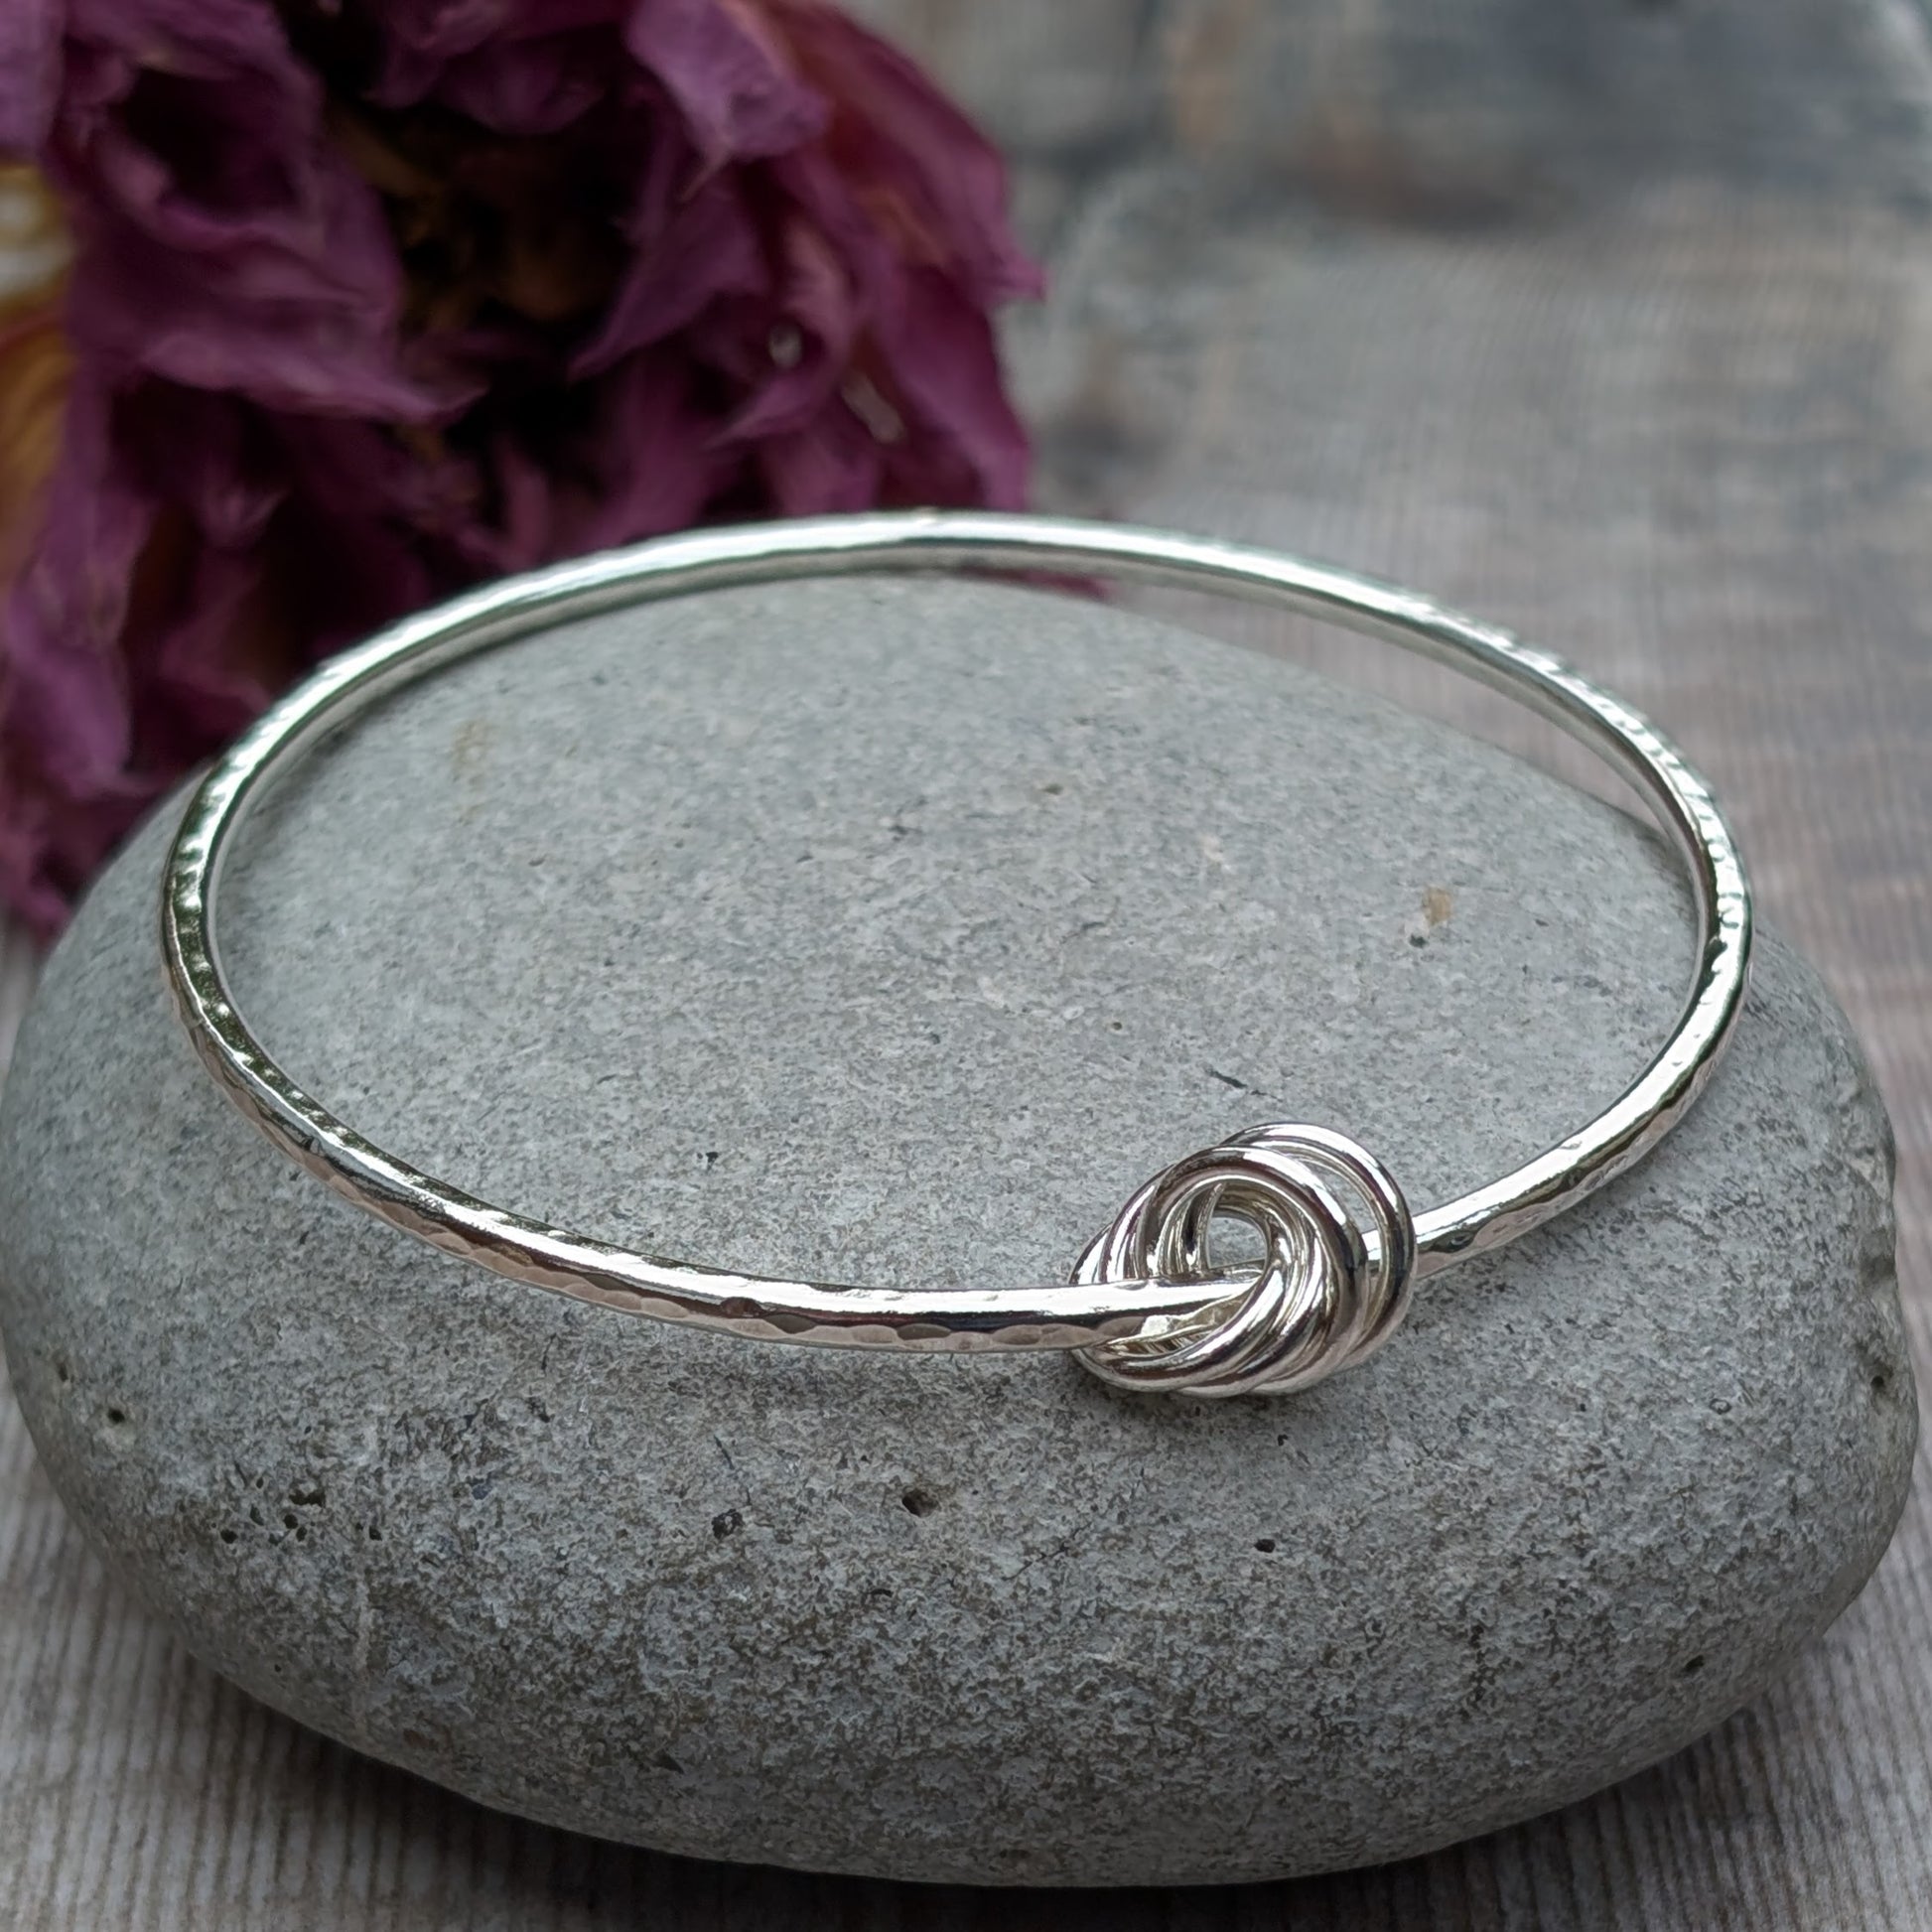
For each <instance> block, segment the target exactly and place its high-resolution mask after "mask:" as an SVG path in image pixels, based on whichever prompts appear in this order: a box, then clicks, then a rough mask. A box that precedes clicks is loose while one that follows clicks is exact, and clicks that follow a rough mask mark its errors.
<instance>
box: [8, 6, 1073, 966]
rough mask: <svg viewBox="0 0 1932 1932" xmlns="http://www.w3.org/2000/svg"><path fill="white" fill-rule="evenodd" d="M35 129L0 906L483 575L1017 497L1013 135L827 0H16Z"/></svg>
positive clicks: (1021, 286) (14, 122) (1020, 463)
mask: <svg viewBox="0 0 1932 1932" xmlns="http://www.w3.org/2000/svg"><path fill="white" fill-rule="evenodd" d="M0 150H3V151H7V152H11V153H13V154H15V155H19V156H22V157H26V158H29V159H31V160H32V161H33V162H34V163H35V164H36V165H37V166H38V168H39V169H40V171H41V173H42V174H43V175H44V177H45V178H46V180H47V181H48V182H49V183H51V184H52V186H53V188H54V190H55V191H56V192H57V194H58V195H59V197H60V199H61V201H62V204H63V206H64V207H65V209H66V211H67V215H68V219H69V225H70V228H71V233H72V239H73V261H72V268H71V274H70V278H69V286H68V289H67V294H66V304H65V311H64V326H65V336H66V344H65V348H64V350H63V351H62V352H63V354H64V355H65V356H68V357H70V359H71V368H70V373H69V372H67V371H66V370H65V368H64V369H63V379H64V380H65V383H66V389H65V406H64V409H63V411H62V415H61V431H62V433H61V437H60V448H59V454H58V458H57V459H56V460H55V461H54V463H53V467H52V470H51V473H49V474H47V475H46V477H45V482H44V484H43V483H41V482H40V479H39V478H38V477H37V478H36V479H35V483H36V487H35V488H34V490H33V491H32V492H31V494H32V503H31V513H30V511H29V510H26V509H19V508H16V514H15V516H14V518H13V527H12V528H11V530H9V529H8V528H7V527H5V525H4V519H5V517H6V513H7V509H8V506H9V503H10V501H11V500H12V499H11V498H10V496H9V493H8V488H7V485H6V483H5V481H4V478H0V586H4V594H5V602H4V606H0V896H3V897H5V898H6V900H7V901H8V902H10V903H11V904H12V905H13V906H14V907H15V908H16V909H17V910H19V911H20V912H22V913H23V914H25V915H26V916H27V917H28V918H29V919H30V920H32V921H33V922H34V923H35V924H36V925H37V926H38V927H39V928H40V929H42V930H44V931H52V930H53V929H55V928H56V927H57V926H58V924H59V923H60V921H61V920H62V919H63V917H64V916H65V913H66V910H67V907H68V905H69V902H70V901H71V898H72V897H73V896H74V894H75V893H76V892H77V891H78V890H79V888H80V887H81V886H82V885H83V884H84V883H85V881H86V879H87V877H88V875H89V874H90V873H91V871H92V870H93V868H94V867H95V865H96V864H97V863H98V862H99V860H100V858H101V857H102V855H103V854H104V853H105V851H106V850H107V849H108V848H109V846H110V845H111V844H112V843H113V841H114V840H115V839H117V838H118V837H119V836H120V835H121V833H122V832H123V831H125V829H126V828H127V827H128V825H129V824H131V823H132V822H133V820H134V819H135V818H136V817H138V816H139V814H140V813H141V812H142V810H143V809H144V808H145V807H146V806H147V805H148V804H149V803H150V802H151V801H152V800H153V799H154V798H155V797H156V796H157V795H158V794H159V793H160V792H161V791H162V790H164V789H165V788H166V787H167V786H168V785H169V784H170V783H171V782H173V781H174V780H175V779H176V778H177V777H178V776H179V775H180V774H181V773H182V772H183V771H184V770H186V769H188V768H189V767H190V766H191V765H192V764H193V763H194V762H195V761H196V760H197V759H201V758H203V757H205V756H206V755H207V753H208V752H210V751H211V750H212V749H214V748H215V747H216V746H217V745H218V744H219V743H220V742H221V741H222V740H223V739H225V738H227V737H228V736H230V735H231V734H232V733H233V732H234V731H235V730H236V729H237V728H238V727H239V726H240V725H241V724H242V723H243V722H244V721H245V720H246V719H247V718H249V717H250V716H252V715H253V714H254V713H255V712H256V711H257V710H259V709H260V707H261V706H262V705H263V704H264V703H265V702H266V701H267V699H268V698H269V697H270V696H271V695H272V694H273V692H274V691H275V690H276V689H277V688H278V687H279V686H281V685H282V684H283V683H284V682H285V681H286V680H287V679H288V678H290V677H291V676H293V675H294V674H295V673H296V672H297V671H299V670H300V669H301V667H302V666H304V665H305V664H307V663H309V662H311V661H312V660H313V659H315V658H316V657H318V656H319V655H321V654H323V653H325V652H327V651H328V650H330V649H332V648H335V647H337V646H339V645H340V644H342V643H343V642H345V641H346V640H347V639H349V638H351V637H353V636H354V635H356V634H358V633H359V632H362V631H365V630H367V629H369V628H371V627H373V626H374V625H376V624H378V623H380V622H382V621H385V620H386V619H389V618H391V617H394V616H396V615H398V614H399V613H401V612H403V611H406V610H408V609H410V608H413V607H415V606H418V605H421V604H423V603H426V602H428V601H430V600H433V599H434V598H436V597H439V596H441V595H444V594H446V593H448V592H450V591H452V590H455V589H457V588H459V587H461V586H462V585H464V584H466V583H469V582H473V581H475V580H477V579H478V578H480V577H483V576H488V575H493V574H496V573H499V572H502V571H507V570H515V569H521V568H525V567H527V566H529V565H532V564H536V563H540V562H542V561H545V560H546V559H550V558H554V557H558V556H563V555H567V554H570V553H572V552H576V551H581V550H585V549H591V548H596V547H600V546H603V545H607V544H612V543H619V542H624V541H628V540H632V539H635V538H638V537H642V536H646V535H650V534H652V533H655V532H658V531H662V530H667V529H671V528H675V527H678V526H680V525H683V524H688V523H691V522H693V521H697V520H701V519H707V518H715V517H726V516H756V515H762V514H771V513H776V514H796V513H802V512H809V511H815V510H827V509H848V508H860V507H864V506H866V505H869V504H874V503H917V502H955V503H957V502H984V503H992V504H1000V505H1012V504H1017V503H1018V502H1019V501H1020V500H1021V498H1022V495H1023V492H1024V489H1025V484H1026V475H1027V462H1028V453H1027V444H1026V438H1025V435H1024V433H1023V431H1022V430H1021V427H1020V425H1019V423H1018V421H1017V420H1016V418H1015V416H1014V413H1013V410H1012V408H1011V406H1010V404H1009V403H1008V401H1007V398H1006V395H1005V393H1004V390H1003V388H1002V385H1001V380H1000V371H999V364H998V358H997V354H996V349H995V344H994V339H993V333H992V329H991V325H990V321H989V314H990V311H991V310H993V309H994V308H995V307H997V306H998V305H999V304H1001V303H1003V302H1005V301H1007V300H1009V299H1011V298H1014V297H1017V296H1023V295H1031V294H1035V293H1037V290H1038V277H1037V273H1036V271H1035V268H1034V266H1033V265H1032V264H1031V263H1030V262H1029V261H1028V260H1027V258H1026V257H1025V256H1024V255H1023V254H1022V253H1021V252H1020V251H1019V249H1018V247H1017V245H1016V244H1015V242H1014V240H1013V237H1012V234H1011V232H1010V230H1009V227H1008V224H1007V216H1006V187H1005V180H1004V175H1003V171H1002V169H1001V167H1000V164H999V162H998V160H997V158H996V157H995V155H994V154H993V153H992V152H991V150H990V149H989V148H988V147H987V146H986V144H985V142H984V141H983V140H982V139H981V138H980V136H979V135H978V134H977V133H976V132H975V131H974V129H973V128H972V127H971V126H970V125H969V123H968V122H967V121H966V120H965V119H964V118H963V117H962V116H961V115H960V114H959V113H958V111H957V110H956V109H955V108H953V107H952V106H951V105H950V104H949V103H948V102H947V101H946V100H945V99H944V98H943V97H942V96H941V95H940V94H939V93H938V92H937V91H936V90H935V89H934V88H933V87H932V85H931V83H930V82H929V81H927V80H926V79H925V78H924V77H923V76H922V75H921V74H920V73H919V71H918V70H917V69H915V68H913V67H912V66H911V65H910V64H909V63H908V62H907V61H905V60H904V59H903V58H902V57H901V56H900V55H898V54H897V53H896V52H895V51H894V50H893V49H891V48H890V47H888V46H887V45H885V44H884V43H883V42H881V41H880V40H878V39H877V38H876V37H874V36H873V35H872V34H870V33H868V32H867V31H865V30H864V29H862V28H860V27H858V26H857V25H855V24H854V23H853V22H852V21H850V20H849V19H847V18H846V17H845V16H844V15H842V14H841V13H839V12H838V11H837V10H836V9H835V8H834V7H833V6H831V5H829V4H827V3H826V0H283V4H280V5H273V4H270V0H4V4H0ZM41 322H44V318H42V319H40V320H39V321H33V320H32V319H30V325H31V326H40V325H41ZM7 326H8V325H7V318H5V317H4V316H0V421H4V404H5V397H6V395H7V393H8V387H9V385H8V379H7V376H6V367H5V364H6V357H7V355H8V353H9V345H10V343H11V342H12V340H13V338H12V337H11V336H10V335H9V334H8V333H7ZM22 326H29V325H22ZM16 333H18V328H17V329H16ZM23 340H24V339H23ZM45 387H46V384H45V383H44V382H43V384H42V388H43V389H44V388H45ZM12 460H13V459H12V456H11V453H10V452H8V451H0V469H4V467H5V466H6V465H7V464H8V463H10V462H11V461H12ZM43 469H45V466H44V465H43ZM22 493H23V492H20V491H16V492H15V495H20V494H22Z"/></svg>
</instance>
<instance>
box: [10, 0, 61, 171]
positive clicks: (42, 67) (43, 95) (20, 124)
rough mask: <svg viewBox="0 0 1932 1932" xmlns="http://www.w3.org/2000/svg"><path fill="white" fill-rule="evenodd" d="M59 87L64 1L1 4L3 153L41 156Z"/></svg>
mask: <svg viewBox="0 0 1932 1932" xmlns="http://www.w3.org/2000/svg"><path fill="white" fill-rule="evenodd" d="M60 85H61V7H60V0H4V4H0V153H6V154H14V155H31V154H37V153H38V152H39V151H40V150H41V148H42V147H43V146H44V145H45V144H46V141H47V136H48V130H49V129H50V128H52V127H53V125H54V110H55V105H56V101H57V99H58V96H59V91H60Z"/></svg>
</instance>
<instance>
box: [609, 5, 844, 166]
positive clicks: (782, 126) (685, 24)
mask: <svg viewBox="0 0 1932 1932" xmlns="http://www.w3.org/2000/svg"><path fill="white" fill-rule="evenodd" d="M623 38H624V45H625V46H626V47H627V48H629V50H630V52H631V54H632V55H633V56H634V57H635V58H636V60H637V61H638V62H639V64H640V65H642V66H643V67H646V68H648V69H650V70H651V72H652V73H654V74H655V75H656V76H657V77H658V79H660V80H661V81H662V82H663V83H664V85H665V86H666V87H667V88H669V89H670V93H671V98H672V99H673V100H675V101H676V102H677V104H678V107H679V108H680V109H681V110H682V112H683V115H684V118H685V120H686V122H687V123H688V124H689V126H690V129H691V134H692V137H693V139H694V140H696V142H697V144H698V148H699V150H700V152H701V153H702V154H703V155H704V157H705V160H706V161H707V162H708V163H709V164H710V165H712V166H714V167H716V166H718V165H720V164H722V163H724V162H726V161H748V160H754V159H756V158H758V157H759V156H762V155H773V154H782V153H784V151H785V150H786V149H787V148H793V147H796V146H797V145H798V144H799V143H800V142H801V141H808V140H810V139H812V138H813V137H814V136H815V135H817V134H818V133H820V132H821V131H822V129H823V128H824V126H825V122H826V106H825V102H824V101H823V100H822V99H821V98H820V96H819V95H818V94H817V93H815V92H814V91H813V90H812V89H811V88H810V87H808V86H806V85H805V84H804V83H803V82H802V81H801V80H800V79H799V78H798V77H797V75H796V74H794V73H793V72H792V71H791V70H790V69H789V67H788V66H787V64H786V62H785V59H784V53H783V49H782V48H781V47H780V45H779V44H778V43H777V41H776V40H775V39H774V37H773V36H772V35H771V33H770V32H769V30H768V29H767V28H766V27H765V26H764V25H763V23H762V22H761V20H760V19H759V14H758V12H757V10H756V9H755V8H754V7H752V6H748V5H746V4H744V3H743V0H634V4H633V5H632V7H631V9H630V16H629V18H628V20H626V21H625V23H624V30H623Z"/></svg>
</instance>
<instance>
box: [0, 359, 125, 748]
mask: <svg viewBox="0 0 1932 1932" xmlns="http://www.w3.org/2000/svg"><path fill="white" fill-rule="evenodd" d="M153 520H154V508H153V505H152V503H150V502H149V501H148V500H147V499H146V498H145V497H144V496H143V495H142V494H141V493H140V492H139V491H138V490H137V489H136V488H135V486H134V485H133V484H132V483H131V481H130V480H129V479H128V477H127V476H126V474H125V473H124V470H123V468H122V466H121V465H120V463H119V462H118V460H117V457H116V453H115V452H114V450H113V448H112V443H111V437H110V429H109V405H108V399H107V397H106V395H105V394H104V393H103V392H102V391H100V390H99V389H98V388H97V387H95V386H93V385H92V384H91V383H89V382H88V381H86V379H85V377H84V374H81V375H77V376H76V379H75V385H74V388H73V391H72V392H71V394H70V395H69V402H68V418H67V432H66V437H65V440H64V442H63V444H62V449H61V455H60V459H59V461H58V463H57V465H56V467H55V471H54V475H53V478H52V479H51V480H50V483H49V485H48V493H47V499H46V503H45V505H44V507H43V510H42V517H41V537H40V541H39V544H38V545H37V547H36V549H35V550H34V552H33V554H32V555H31V556H30V558H29V559H28V562H27V564H26V567H25V568H24V569H23V570H22V571H21V573H20V575H19V577H18V578H17V579H16V580H15V581H14V584H13V586H12V588H11V589H10V591H9V592H8V594H7V598H6V601H5V604H4V605H3V606H0V690H4V692H5V713H4V730H5V733H6V735H7V736H8V737H10V738H12V737H19V738H22V739H25V740H27V741H28V742H30V743H32V744H33V745H35V746H36V747H37V749H38V752H39V755H40V758H41V759H42V760H43V761H44V762H45V763H46V764H47V765H49V766H51V767H52V768H53V769H55V770H57V771H59V772H60V773H62V774H63V776H64V777H66V778H67V779H69V781H70V782H71V783H73V784H75V785H87V784H97V783H102V782H106V781H107V780H109V779H111V778H112V776H113V774H114V773H115V772H117V771H118V770H119V769H120V768H121V766H122V764H123V763H124V762H125V760H126V759H127V756H128V752H129V748H130V745H131V726H130V721H129V714H128V699H127V685H126V678H125V675H124V673H123V669H122V665H121V661H120V657H119V652H118V642H119V637H120V631H121V625H122V622H123V621H124V620H125V618H126V615H127V608H128V596H129V591H130V588H131V585H132V581H133V576H134V565H135V560H136V558H138V557H139V555H140V553H141V548H142V545H143V544H144V543H145V542H146V541H147V537H148V532H149V530H150V529H151V528H152V526H153Z"/></svg>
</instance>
